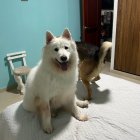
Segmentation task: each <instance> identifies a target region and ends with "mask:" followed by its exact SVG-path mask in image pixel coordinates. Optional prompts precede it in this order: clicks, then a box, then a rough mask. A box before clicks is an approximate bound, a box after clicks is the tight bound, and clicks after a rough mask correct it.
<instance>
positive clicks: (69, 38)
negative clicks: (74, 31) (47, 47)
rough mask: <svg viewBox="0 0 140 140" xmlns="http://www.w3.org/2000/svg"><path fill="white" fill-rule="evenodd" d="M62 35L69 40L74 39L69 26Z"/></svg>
mask: <svg viewBox="0 0 140 140" xmlns="http://www.w3.org/2000/svg"><path fill="white" fill-rule="evenodd" d="M62 37H64V38H67V39H68V40H71V39H72V37H71V33H70V31H69V29H68V28H66V29H65V30H64V32H63V34H62Z"/></svg>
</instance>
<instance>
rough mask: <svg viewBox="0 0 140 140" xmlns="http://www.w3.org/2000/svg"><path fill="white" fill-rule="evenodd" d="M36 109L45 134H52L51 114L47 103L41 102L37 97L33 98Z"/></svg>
mask: <svg viewBox="0 0 140 140" xmlns="http://www.w3.org/2000/svg"><path fill="white" fill-rule="evenodd" d="M35 105H36V109H37V111H38V113H39V115H40V117H41V124H42V127H43V130H44V131H45V132H46V133H52V131H53V128H52V125H51V112H50V104H49V102H45V101H43V100H41V99H40V98H39V97H36V98H35Z"/></svg>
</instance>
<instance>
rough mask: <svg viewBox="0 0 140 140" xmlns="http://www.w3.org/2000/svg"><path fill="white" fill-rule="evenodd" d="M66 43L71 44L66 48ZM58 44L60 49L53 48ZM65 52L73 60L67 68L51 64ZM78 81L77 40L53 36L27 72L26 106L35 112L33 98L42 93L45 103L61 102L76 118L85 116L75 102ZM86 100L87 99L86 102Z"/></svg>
mask: <svg viewBox="0 0 140 140" xmlns="http://www.w3.org/2000/svg"><path fill="white" fill-rule="evenodd" d="M64 32H65V31H64ZM65 46H67V47H68V49H67V50H66V49H65V48H64V47H65ZM56 47H57V48H58V49H59V51H58V52H56V51H54V49H55V48H56ZM62 55H65V56H67V58H68V61H69V60H71V62H72V64H71V65H70V66H69V67H68V70H66V71H63V70H61V69H57V68H55V65H54V64H52V60H55V59H57V60H58V61H59V62H61V60H60V57H61V56H62ZM77 81H78V53H77V51H76V45H75V42H74V41H73V40H72V39H67V38H64V37H63V36H61V37H58V38H56V37H54V36H52V40H51V41H50V42H49V43H48V44H47V45H46V46H45V47H44V50H43V57H42V60H41V61H40V62H39V64H38V65H37V66H36V67H34V68H33V69H32V70H31V72H30V73H29V75H28V78H27V82H26V87H25V96H24V100H23V107H24V109H25V110H28V111H32V112H34V111H35V110H36V108H35V105H34V100H35V97H39V98H40V99H41V100H43V101H45V102H46V103H49V101H50V100H51V101H52V104H51V105H52V106H53V107H54V108H58V107H61V106H66V107H70V108H72V114H74V116H75V117H76V118H77V119H79V120H80V119H81V120H82V118H80V116H79V111H78V109H77V107H76V102H75V91H76V84H77ZM79 102H80V101H79ZM79 102H78V103H79ZM87 104H88V103H87V102H85V106H87ZM82 105H83V104H82ZM82 105H81V106H82ZM48 124H49V123H48ZM43 125H45V126H43V127H48V126H47V124H43ZM44 129H45V128H44ZM45 131H47V132H48V133H49V132H50V128H47V129H46V130H45Z"/></svg>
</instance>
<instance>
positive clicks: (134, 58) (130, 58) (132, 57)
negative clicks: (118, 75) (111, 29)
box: [114, 0, 140, 76]
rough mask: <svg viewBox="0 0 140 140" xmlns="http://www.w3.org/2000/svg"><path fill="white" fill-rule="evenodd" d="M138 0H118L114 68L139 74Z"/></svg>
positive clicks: (139, 33) (139, 21) (139, 17)
mask: <svg viewBox="0 0 140 140" xmlns="http://www.w3.org/2000/svg"><path fill="white" fill-rule="evenodd" d="M139 5H140V0H118V14H117V29H116V47H115V61H114V68H115V69H116V70H119V71H123V72H127V73H130V74H135V75H138V76H140V8H139Z"/></svg>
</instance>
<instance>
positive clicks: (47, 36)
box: [46, 31, 54, 44]
mask: <svg viewBox="0 0 140 140" xmlns="http://www.w3.org/2000/svg"><path fill="white" fill-rule="evenodd" d="M53 38H54V35H53V34H52V33H51V32H49V31H47V32H46V44H49V43H50V42H51V41H52V39H53Z"/></svg>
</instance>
